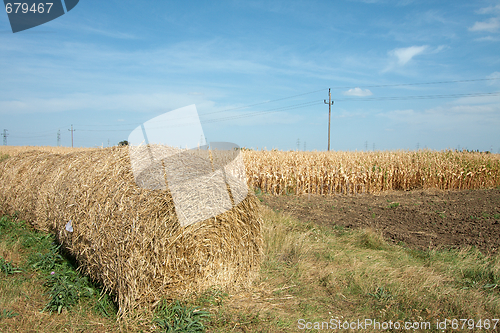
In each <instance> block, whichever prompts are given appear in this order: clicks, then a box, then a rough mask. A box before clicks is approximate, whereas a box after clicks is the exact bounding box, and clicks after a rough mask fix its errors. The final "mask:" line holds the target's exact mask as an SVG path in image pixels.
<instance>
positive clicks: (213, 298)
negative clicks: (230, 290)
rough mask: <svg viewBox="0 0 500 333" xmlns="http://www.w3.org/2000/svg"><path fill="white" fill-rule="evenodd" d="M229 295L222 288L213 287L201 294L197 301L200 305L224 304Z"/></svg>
mask: <svg viewBox="0 0 500 333" xmlns="http://www.w3.org/2000/svg"><path fill="white" fill-rule="evenodd" d="M228 296H229V294H227V293H226V292H224V291H222V289H220V288H217V287H212V288H210V289H208V290H206V291H205V292H204V293H203V294H201V295H200V296H199V297H198V298H197V300H196V303H197V304H199V305H209V306H222V304H223V302H224V300H225V299H226V298H227V297H228Z"/></svg>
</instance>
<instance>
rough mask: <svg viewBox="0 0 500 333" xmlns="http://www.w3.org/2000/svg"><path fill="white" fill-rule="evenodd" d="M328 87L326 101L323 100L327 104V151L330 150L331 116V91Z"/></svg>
mask: <svg viewBox="0 0 500 333" xmlns="http://www.w3.org/2000/svg"><path fill="white" fill-rule="evenodd" d="M330 90H331V89H330V88H328V103H327V102H326V99H325V100H324V101H325V104H328V151H330V119H331V118H332V104H333V101H332V93H331V92H330Z"/></svg>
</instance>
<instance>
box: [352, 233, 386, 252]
mask: <svg viewBox="0 0 500 333" xmlns="http://www.w3.org/2000/svg"><path fill="white" fill-rule="evenodd" d="M359 240H360V245H361V246H362V247H364V248H366V249H372V250H383V249H385V248H386V247H387V246H386V242H385V241H384V238H383V237H382V235H380V234H378V233H376V232H375V231H373V230H370V229H366V230H364V232H363V233H362V234H361V235H360V239H359Z"/></svg>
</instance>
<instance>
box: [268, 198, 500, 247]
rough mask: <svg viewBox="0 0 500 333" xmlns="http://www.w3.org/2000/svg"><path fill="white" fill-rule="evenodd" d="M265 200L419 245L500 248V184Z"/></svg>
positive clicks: (309, 217) (299, 214)
mask: <svg viewBox="0 0 500 333" xmlns="http://www.w3.org/2000/svg"><path fill="white" fill-rule="evenodd" d="M261 198H262V200H263V202H264V203H265V204H267V205H268V206H270V207H271V208H272V209H274V210H280V211H283V212H285V213H288V214H290V215H292V216H294V217H296V218H298V219H299V220H300V221H304V222H308V221H310V222H314V223H318V224H321V225H329V226H339V227H340V226H342V227H344V228H368V227H369V228H372V229H374V230H376V231H379V232H381V233H382V234H383V236H384V238H385V239H386V240H387V241H389V242H393V243H399V242H403V243H404V244H406V246H408V247H410V248H415V249H429V248H459V247H460V248H462V247H467V246H474V247H476V248H478V249H480V250H481V251H482V252H484V253H491V254H493V253H497V252H498V250H499V249H500V189H491V190H474V191H438V190H419V191H410V192H388V193H382V194H378V195H372V194H363V195H355V196H340V195H338V196H333V197H326V196H315V195H311V196H307V195H305V196H271V195H263V196H262V197H261Z"/></svg>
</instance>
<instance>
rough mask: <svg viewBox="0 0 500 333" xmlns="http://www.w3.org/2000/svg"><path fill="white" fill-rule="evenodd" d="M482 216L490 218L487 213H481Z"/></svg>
mask: <svg viewBox="0 0 500 333" xmlns="http://www.w3.org/2000/svg"><path fill="white" fill-rule="evenodd" d="M482 215H483V217H484V218H489V217H490V214H488V213H483V214H482Z"/></svg>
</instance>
